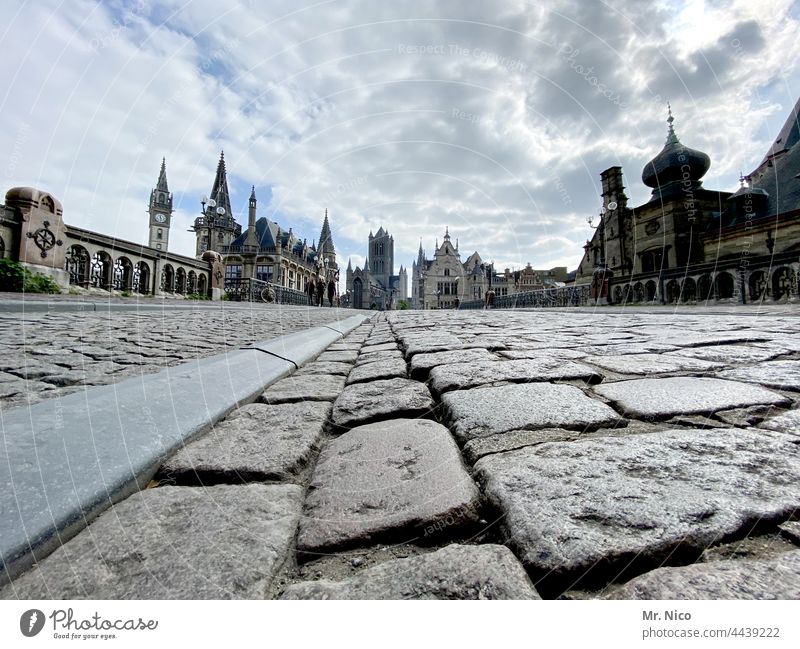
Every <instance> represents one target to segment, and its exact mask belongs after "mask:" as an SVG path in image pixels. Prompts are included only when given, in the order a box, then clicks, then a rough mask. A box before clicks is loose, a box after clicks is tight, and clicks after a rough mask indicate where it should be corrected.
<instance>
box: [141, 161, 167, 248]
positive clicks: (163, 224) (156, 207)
mask: <svg viewBox="0 0 800 649" xmlns="http://www.w3.org/2000/svg"><path fill="white" fill-rule="evenodd" d="M147 211H148V213H149V214H150V240H149V242H148V245H149V246H150V247H151V248H155V249H156V250H163V251H164V252H166V251H167V246H168V244H169V226H170V220H171V219H172V194H170V193H169V187H167V161H166V159H162V161H161V173H160V174H159V175H158V183H156V187H155V189H154V190H153V191H152V192H150V207H149V208H148V210H147Z"/></svg>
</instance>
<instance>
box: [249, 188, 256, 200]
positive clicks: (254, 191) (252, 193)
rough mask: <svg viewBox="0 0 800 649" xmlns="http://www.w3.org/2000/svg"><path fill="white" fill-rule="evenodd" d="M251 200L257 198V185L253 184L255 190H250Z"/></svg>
mask: <svg viewBox="0 0 800 649" xmlns="http://www.w3.org/2000/svg"><path fill="white" fill-rule="evenodd" d="M250 200H251V201H254V200H256V186H255V185H253V190H252V191H251V192H250Z"/></svg>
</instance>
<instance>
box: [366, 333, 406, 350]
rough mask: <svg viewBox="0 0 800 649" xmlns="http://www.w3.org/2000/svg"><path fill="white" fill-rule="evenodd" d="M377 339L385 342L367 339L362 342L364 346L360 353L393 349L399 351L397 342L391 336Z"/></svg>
mask: <svg viewBox="0 0 800 649" xmlns="http://www.w3.org/2000/svg"><path fill="white" fill-rule="evenodd" d="M377 340H380V341H385V342H373V341H372V339H371V338H370V339H368V340H367V341H366V342H365V343H364V347H363V349H362V351H361V353H362V354H366V353H374V352H393V351H400V347H399V346H398V344H397V342H396V341H395V340H394V337H393V336H391V337H390V336H386V337H383V336H382V337H380V338H378V339H377Z"/></svg>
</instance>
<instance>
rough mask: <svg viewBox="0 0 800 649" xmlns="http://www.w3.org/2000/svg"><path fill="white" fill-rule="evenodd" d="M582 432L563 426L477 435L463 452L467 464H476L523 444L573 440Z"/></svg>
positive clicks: (520, 446) (531, 444) (530, 444)
mask: <svg viewBox="0 0 800 649" xmlns="http://www.w3.org/2000/svg"><path fill="white" fill-rule="evenodd" d="M580 436H581V433H580V432H578V431H575V430H564V429H563V428H545V429H543V430H511V431H509V432H507V433H500V434H499V435H490V436H489V437H477V438H475V439H471V440H469V441H468V442H467V443H466V444H464V448H463V449H462V452H463V454H464V459H465V460H466V461H467V464H475V462H477V461H478V460H480V459H481V458H482V457H484V456H486V455H492V454H494V453H505V452H506V451H513V450H515V449H518V448H522V447H523V446H535V445H536V444H544V443H545V442H572V441H574V440H576V439H578V438H579V437H580Z"/></svg>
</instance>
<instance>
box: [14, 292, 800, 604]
mask: <svg viewBox="0 0 800 649" xmlns="http://www.w3.org/2000/svg"><path fill="white" fill-rule="evenodd" d="M332 311H334V310H329V309H314V308H311V309H307V308H304V309H301V308H297V309H292V308H286V307H284V308H278V307H263V306H261V307H258V308H257V309H254V310H248V309H239V310H236V309H221V310H220V309H217V310H214V309H211V308H209V309H207V310H202V309H198V310H196V311H191V310H190V311H175V312H172V311H166V310H165V311H164V313H163V314H162V313H159V314H158V316H157V317H155V316H154V315H153V314H148V313H135V312H131V313H125V312H120V313H111V314H109V313H89V314H87V313H80V314H78V313H72V314H62V313H51V314H30V315H26V316H25V318H22V319H20V317H19V315H18V314H2V315H0V319H1V320H2V322H3V326H2V329H1V331H2V333H1V334H0V340H2V344H3V350H4V352H3V367H2V368H0V370H2V374H0V389H3V392H2V395H1V398H2V399H3V401H2V403H0V408H2V410H0V412H2V413H8V412H10V411H12V410H13V409H14V408H15V407H20V404H22V403H23V402H24V401H25V400H26V399H29V398H30V399H34V400H36V399H39V400H41V399H47V398H50V397H55V396H56V394H57V392H58V391H63V390H70V389H84V387H83V383H84V381H86V382H87V383H89V384H91V385H94V384H99V383H104V382H114V381H117V380H118V377H123V376H125V375H126V374H129V373H131V372H143V371H144V372H150V371H154V372H155V371H158V370H160V369H161V368H162V367H163V366H164V365H167V364H170V363H177V362H179V361H181V360H185V359H187V358H193V357H196V356H197V355H198V354H200V355H207V354H213V353H215V352H217V351H219V350H220V349H222V348H224V347H227V346H232V345H239V344H241V343H243V342H248V341H252V340H256V339H264V338H269V337H270V336H277V335H280V334H283V333H287V332H288V331H290V330H296V329H302V328H307V327H311V326H315V325H320V324H325V318H327V317H330V316H333V313H331V312H332ZM798 315H800V312H797V311H795V310H794V309H790V308H787V309H782V310H780V311H773V312H767V313H763V312H762V313H760V314H759V313H757V312H755V311H748V310H743V309H740V310H739V311H730V312H723V311H719V312H713V311H703V310H701V309H694V310H686V311H684V312H673V311H671V310H666V309H652V310H650V311H647V310H633V309H628V310H625V311H615V310H612V309H600V310H597V311H591V310H585V311H582V310H546V311H545V310H539V311H472V312H456V311H453V312H444V311H439V312H436V311H429V312H394V313H390V314H378V315H375V316H374V317H372V318H371V319H370V320H369V321H367V322H365V323H364V324H362V325H360V326H358V327H357V328H355V329H354V330H353V331H351V332H350V333H349V334H347V335H346V336H344V337H342V338H340V339H339V340H338V341H336V342H334V343H333V344H331V345H330V346H328V347H327V349H326V350H325V351H324V352H322V353H321V354H320V355H319V356H317V357H316V358H315V359H314V360H313V361H311V362H308V363H306V364H304V365H302V366H301V367H300V368H299V369H298V370H296V371H294V372H292V373H291V374H289V375H288V376H286V377H285V378H282V379H280V380H278V381H276V382H274V383H272V384H271V385H269V386H268V387H266V389H264V391H263V393H261V394H260V396H258V398H257V399H256V400H255V401H253V402H251V403H242V404H240V405H239V407H238V408H236V409H235V410H233V411H232V412H231V413H230V414H229V415H228V416H227V417H225V418H224V419H223V420H221V421H219V422H218V423H216V424H215V425H214V426H213V428H212V429H211V430H209V431H208V432H206V433H205V434H204V435H202V436H200V437H198V438H196V439H194V440H193V441H190V442H188V443H186V444H184V445H182V447H181V448H179V449H178V450H177V452H175V453H173V454H171V455H169V456H168V457H165V458H163V460H162V461H161V463H160V468H159V469H158V471H157V473H156V474H155V478H154V479H153V480H152V481H151V482H150V483H149V485H148V488H145V489H142V490H140V491H138V492H137V493H135V494H133V495H131V496H129V497H127V498H125V499H124V500H122V501H121V502H119V503H117V504H116V505H114V507H113V509H111V510H107V511H106V512H105V513H103V514H101V515H100V516H99V517H98V518H96V519H95V520H94V521H93V522H91V523H90V524H89V525H88V527H86V528H85V529H84V530H83V531H81V532H79V533H77V535H75V536H74V537H73V538H72V539H71V540H68V541H66V542H64V543H63V544H61V545H60V547H58V548H57V549H55V550H54V551H53V552H52V553H51V554H49V556H46V557H37V559H38V561H37V563H36V564H35V565H34V566H33V567H32V568H30V569H29V570H27V571H26V572H24V573H23V574H21V575H20V576H18V577H16V579H14V580H13V581H12V582H11V583H9V584H7V585H6V586H5V587H4V588H3V589H2V591H0V596H2V597H4V598H32V599H38V598H45V599H46V598H92V599H115V598H188V599H196V598H284V599H337V598H367V599H374V598H391V599H407V598H425V599H432V598H438V599H504V598H519V599H538V598H557V597H561V598H567V599H580V598H623V599H636V598H642V599H681V598H699V599H727V598H731V599H734V598H754V599H771V598H798V597H800V529H798V528H800V409H798V392H799V391H800V337H798V336H797V328H798V323H799V322H800V320H798ZM26 381H27V382H26ZM91 389H92V388H90V390H91ZM8 443H9V440H8V439H6V444H8ZM75 479H76V480H79V479H80V476H76V477H75ZM4 488H8V486H7V485H4ZM12 488H13V485H12Z"/></svg>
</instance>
